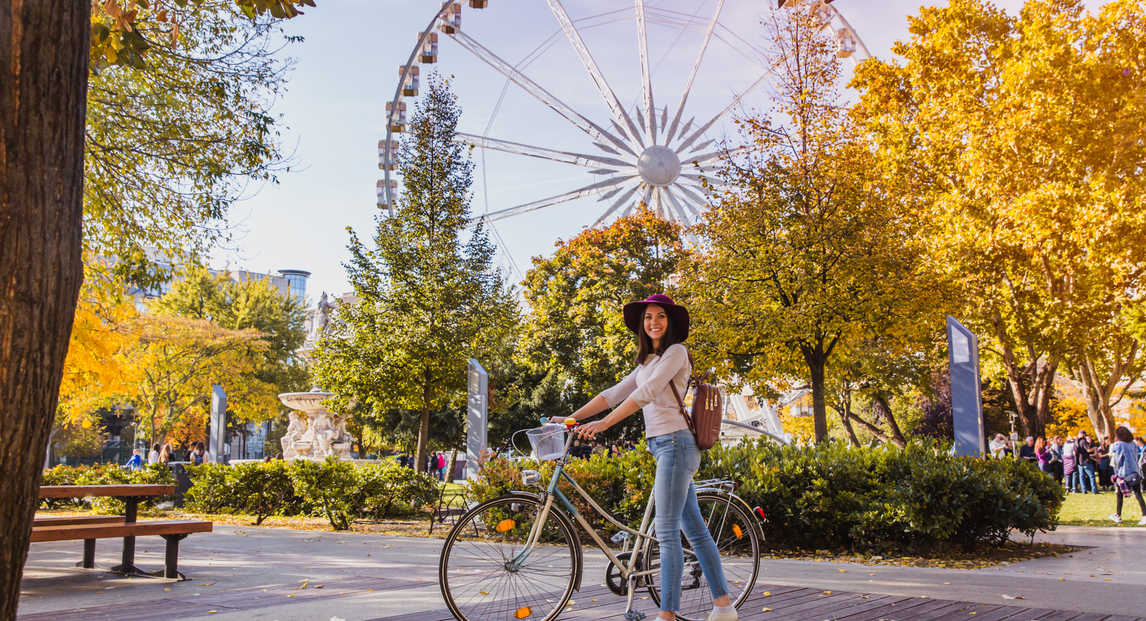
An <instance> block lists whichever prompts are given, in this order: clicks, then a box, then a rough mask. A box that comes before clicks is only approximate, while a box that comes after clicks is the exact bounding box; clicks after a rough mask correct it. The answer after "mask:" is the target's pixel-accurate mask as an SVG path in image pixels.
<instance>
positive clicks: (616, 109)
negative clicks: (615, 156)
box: [547, 0, 645, 147]
mask: <svg viewBox="0 0 1146 621" xmlns="http://www.w3.org/2000/svg"><path fill="white" fill-rule="evenodd" d="M547 1H548V3H549V9H550V11H552V13H553V16H554V17H555V18H557V23H558V24H560V26H561V29H562V30H564V31H565V37H566V38H567V39H569V43H570V44H571V45H572V46H573V50H574V51H576V52H577V56H578V57H579V58H580V59H581V64H582V65H584V66H585V70H586V71H588V72H589V77H590V78H592V79H593V83H594V84H595V85H596V86H597V92H599V93H600V94H601V98H602V99H604V100H605V105H607V106H608V107H609V111H610V112H611V113H612V114H613V119H615V120H616V121H617V122H618V123H620V124H622V125H623V127H625V128H626V130H627V131H626V133H627V134H628V136H629V139H630V140H632V141H633V142H634V143H635V144H637V145H640V146H641V147H644V146H645V144H644V142H643V141H642V140H641V137H640V131H638V130H637V127H636V126H635V125H633V119H632V118H631V117H629V114H628V113H627V112H625V108H624V107H623V106H621V101H620V100H619V99H617V94H616V93H614V92H613V89H612V88H611V87H609V83H608V81H607V80H605V75H604V74H603V73H601V69H600V68H599V67H598V66H597V61H596V60H594V59H593V54H592V53H590V52H589V48H588V47H586V45H585V41H584V40H583V39H581V33H580V32H578V31H577V26H575V25H574V24H573V20H571V19H569V14H568V13H566V12H565V7H564V6H562V5H561V0H547Z"/></svg>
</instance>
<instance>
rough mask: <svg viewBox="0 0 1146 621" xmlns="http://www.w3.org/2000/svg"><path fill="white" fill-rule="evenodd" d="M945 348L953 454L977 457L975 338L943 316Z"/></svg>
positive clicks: (979, 411) (979, 414) (979, 422)
mask: <svg viewBox="0 0 1146 621" xmlns="http://www.w3.org/2000/svg"><path fill="white" fill-rule="evenodd" d="M947 351H948V362H949V363H950V365H951V416H952V418H953V421H952V422H953V423H954V425H953V426H954V427H955V454H956V455H972V456H975V457H981V456H983V455H984V454H985V453H986V447H985V446H984V445H983V442H984V437H983V401H982V395H981V394H980V386H981V385H980V383H979V340H978V339H977V338H975V335H974V334H973V333H972V332H971V331H970V330H968V329H967V328H965V327H964V326H963V324H961V323H959V321H958V320H956V319H955V318H954V317H950V316H948V317H947Z"/></svg>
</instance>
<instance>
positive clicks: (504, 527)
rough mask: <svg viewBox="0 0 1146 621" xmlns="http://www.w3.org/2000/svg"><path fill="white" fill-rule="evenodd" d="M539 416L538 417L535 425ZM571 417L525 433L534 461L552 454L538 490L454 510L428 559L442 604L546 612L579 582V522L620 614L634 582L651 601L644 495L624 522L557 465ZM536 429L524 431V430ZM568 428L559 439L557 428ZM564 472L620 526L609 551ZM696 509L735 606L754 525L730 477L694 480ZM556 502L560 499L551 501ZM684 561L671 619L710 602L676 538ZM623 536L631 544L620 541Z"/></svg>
mask: <svg viewBox="0 0 1146 621" xmlns="http://www.w3.org/2000/svg"><path fill="white" fill-rule="evenodd" d="M545 422H546V421H545V419H542V423H543V424H544V423H545ZM575 428H576V423H575V421H573V420H572V419H568V420H567V421H566V423H565V424H561V425H545V426H543V427H541V428H538V429H539V430H542V431H540V432H538V433H537V434H536V437H537V442H536V443H534V441H535V436H534V435H530V441H531V443H534V446H535V452H537V454H538V457H539V458H540V459H542V460H550V459H552V460H555V462H556V463H555V465H554V470H553V475H552V476H551V477H550V479H549V483H548V485H547V486H546V487H545V489H544V490H543V491H541V492H540V493H534V492H529V491H517V490H515V491H511V492H509V493H507V494H505V495H502V496H499V497H498V498H494V499H492V500H487V501H485V502H483V503H481V504H479V505H477V506H475V507H473V508H472V509H470V510H469V511H468V512H467V513H466V514H465V515H463V516H462V517H461V518H460V519H459V520H458V522H457V523H456V524H455V525H454V527H453V529H451V530H450V533H449V535H447V536H446V541H445V543H444V544H443V546H442V553H441V558H440V560H439V563H438V582H439V584H440V586H441V591H442V596H443V598H445V600H446V605H447V606H448V607H449V610H450V612H451V613H453V615H454V616H455V617H457V618H458V619H461V620H463V621H490V620H494V619H544V620H552V619H556V618H557V617H558V616H559V615H560V614H561V612H562V611H563V610H564V609H565V606H566V603H567V602H568V601H569V599H570V597H572V595H573V592H574V591H577V590H580V588H581V577H582V571H583V568H584V557H583V551H582V548H581V539H580V533H579V532H578V531H577V529H576V528H574V525H575V524H576V525H579V526H580V527H581V529H582V530H583V531H584V532H585V533H587V534H588V535H589V538H590V539H591V540H592V543H593V544H594V545H596V546H597V547H598V548H599V549H600V550H601V551H602V552H604V554H605V556H606V557H607V558H608V560H609V565H608V567H607V568H606V570H605V583H606V585H607V586H608V587H609V589H610V590H611V591H613V592H614V593H616V594H617V595H620V596H624V597H626V604H625V619H627V620H629V621H636V620H639V619H641V618H643V617H644V614H643V613H640V612H637V611H634V610H633V598H634V595H635V593H636V591H637V590H638V589H641V588H644V589H647V590H648V592H649V596H650V597H651V599H652V601H653V602H654V604H656V605H657V606H659V605H660V601H661V599H660V575H659V572H660V562H659V556H658V552H657V550H658V547H657V541H656V535H655V533H654V532H653V530H652V523H653V522H652V517H653V512H654V509H655V508H654V501H653V495H652V494H649V500H648V503H647V504H646V506H645V511H644V516H643V517H642V519H641V525H640V528H638V529H636V530H633V529H632V528H629V527H628V526H626V525H625V524H622V523H621V522H620V521H619V520H618V519H617V518H616V517H614V516H613V515H612V514H610V513H609V512H608V511H606V510H605V509H603V508H602V507H601V506H600V505H599V504H597V502H596V501H595V500H593V498H592V496H590V495H589V493H588V492H586V491H585V490H584V489H583V488H582V487H581V486H580V485H578V483H577V481H576V480H574V479H573V477H572V476H570V475H569V474H568V473H567V472H565V469H564V467H565V465H566V463H567V461H568V455H569V449H570V448H571V447H572V446H573V443H574V440H575V437H576V434H575V433H572V432H573V430H574V429H575ZM536 431H538V430H529V432H530V434H533V432H536ZM565 435H568V439H566V438H565V437H564V436H565ZM540 476H541V475H540V474H539V473H538V472H536V471H528V470H527V471H525V472H523V479H524V481H523V482H524V484H525V485H526V486H531V485H535V484H537V483H538V482H540ZM561 480H565V481H566V482H567V483H568V484H569V485H570V486H571V487H572V489H573V491H575V492H576V493H577V495H579V496H580V497H581V498H582V499H583V500H584V501H585V502H586V503H587V504H588V506H589V507H591V508H592V510H593V511H594V512H596V513H597V514H598V515H599V516H601V517H602V518H604V519H605V520H606V521H607V522H609V523H610V524H612V525H613V526H615V527H616V528H618V529H620V530H619V531H618V533H617V535H615V536H614V537H613V541H614V542H615V543H621V544H622V550H621V551H620V552H619V553H614V551H613V550H612V549H611V548H610V546H609V545H608V544H606V543H605V540H604V539H602V537H601V534H600V533H598V532H597V530H596V529H594V528H593V526H592V525H590V524H589V522H588V521H587V520H586V519H585V516H584V515H582V514H581V512H579V511H578V510H577V509H576V507H574V506H573V503H572V502H571V501H570V500H569V498H568V497H567V496H566V495H565V494H564V493H562V491H561V490H560V489H559V488H558V486H557V484H558V482H559V481H561ZM694 485H695V486H696V495H697V500H698V501H699V503H700V508H701V514H702V515H704V517H705V521H706V523H708V527H709V532H710V533H712V537H713V540H715V541H716V545H717V549H718V550H719V551H720V557H721V563H722V564H723V568H724V574H725V578H726V579H727V580H728V583H729V584H728V588H729V595H730V596H731V599H732V601H733V605H734V606H736V607H737V608H739V607H740V605H741V604H743V603H744V600H745V599H747V598H748V595H749V594H750V593H751V592H752V587H753V586H754V585H755V584H756V578H757V575H758V574H759V571H760V545H761V542H762V541H763V537H764V536H763V532H762V529H761V528H760V524H759V523H758V522H757V519H756V515H754V513H753V510H752V509H750V508H749V507H748V505H747V504H746V503H745V502H744V501H743V500H742V499H741V498H740V497H738V496H736V495H735V494H733V493H732V490H733V489H734V488H735V484H734V483H733V482H732V481H726V480H721V479H711V480H705V481H694ZM557 503H560V504H557ZM681 539H682V543H683V546H684V553H685V559H684V560H685V563H684V571H683V573H682V576H681V609H680V610H679V611H678V612H677V618H678V619H683V620H685V621H690V620H697V619H703V618H704V616H705V614H706V613H707V611H708V610H710V609H711V605H712V594H711V591H710V590H709V588H708V585H707V582H706V581H705V579H704V575H703V574H702V572H701V569H700V564H699V562H697V560H696V557H695V555H693V554H692V552H691V549H690V546H689V543H688V540H687V539H685V538H684V537H683V536H682V537H681ZM630 542H631V543H632V547H631V548H630Z"/></svg>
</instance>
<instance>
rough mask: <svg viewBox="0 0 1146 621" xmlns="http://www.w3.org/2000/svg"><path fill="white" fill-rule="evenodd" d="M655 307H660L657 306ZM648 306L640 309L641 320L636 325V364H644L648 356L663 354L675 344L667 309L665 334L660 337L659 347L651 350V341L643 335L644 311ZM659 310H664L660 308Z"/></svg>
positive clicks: (670, 316) (674, 335)
mask: <svg viewBox="0 0 1146 621" xmlns="http://www.w3.org/2000/svg"><path fill="white" fill-rule="evenodd" d="M657 306H660V305H659V304H658V305H657ZM648 307H649V304H645V308H642V309H641V320H640V322H638V323H637V364H638V365H640V364H644V363H645V359H646V358H648V357H649V355H650V354H655V355H657V356H659V355H661V354H663V353H665V350H666V349H668V348H669V346H671V345H673V344H675V343H677V342H678V341H677V339H676V333H675V332H674V331H673V325H672V315H670V314H669V312H668V309H665V320H666V321H665V334H664V336H662V337H661V346H660V347H657V348H653V339H652V338H650V337H649V335H647V334H645V309H647V308H648ZM661 308H664V307H663V306H661Z"/></svg>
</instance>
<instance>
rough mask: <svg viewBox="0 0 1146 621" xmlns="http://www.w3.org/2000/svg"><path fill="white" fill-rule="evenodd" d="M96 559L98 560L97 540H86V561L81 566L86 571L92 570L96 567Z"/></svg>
mask: <svg viewBox="0 0 1146 621" xmlns="http://www.w3.org/2000/svg"><path fill="white" fill-rule="evenodd" d="M95 558H96V540H95V539H84V560H83V562H82V563H81V565H80V566H81V567H83V568H85V569H91V568H93V567H95Z"/></svg>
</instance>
